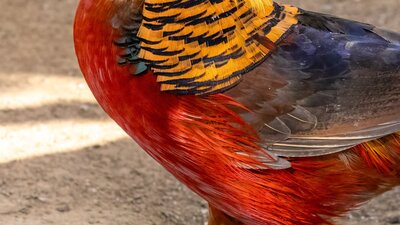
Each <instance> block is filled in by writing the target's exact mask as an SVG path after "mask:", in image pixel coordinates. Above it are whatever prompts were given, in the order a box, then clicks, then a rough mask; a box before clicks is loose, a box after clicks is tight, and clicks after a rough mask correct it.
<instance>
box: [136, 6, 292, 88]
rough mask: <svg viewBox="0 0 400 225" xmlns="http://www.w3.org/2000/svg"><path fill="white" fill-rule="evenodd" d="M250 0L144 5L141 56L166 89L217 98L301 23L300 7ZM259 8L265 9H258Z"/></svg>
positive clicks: (141, 28) (139, 53)
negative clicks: (298, 15)
mask: <svg viewBox="0 0 400 225" xmlns="http://www.w3.org/2000/svg"><path fill="white" fill-rule="evenodd" d="M254 4H255V3H253V2H250V1H249V0H239V1H222V0H171V1H169V0H167V1H165V2H160V1H149V0H148V1H145V3H144V7H143V12H142V15H143V20H142V22H141V26H140V28H139V29H138V31H137V36H138V37H139V39H140V40H141V42H140V50H138V49H135V50H138V58H140V59H142V60H143V61H144V62H146V64H147V66H148V67H149V68H150V69H151V70H152V71H153V72H154V73H155V74H156V75H157V81H158V82H160V83H161V89H162V90H163V91H171V92H173V93H176V94H197V95H202V94H212V93H216V92H222V91H223V90H226V89H229V88H230V87H233V86H234V85H235V84H237V83H238V82H239V81H240V80H241V75H242V74H244V73H246V72H247V71H249V70H250V69H252V68H253V67H255V66H256V65H257V64H258V63H259V62H261V61H262V60H263V59H264V58H265V57H266V56H267V55H268V54H269V53H270V51H271V49H270V48H268V47H265V43H264V45H262V44H261V43H260V42H259V41H258V40H259V38H257V37H260V36H261V37H266V38H267V39H265V38H263V41H265V40H267V41H268V42H270V43H271V45H272V46H273V44H274V43H276V42H278V41H279V40H280V39H281V38H282V36H283V35H284V34H285V33H286V31H287V30H288V29H289V28H290V27H291V26H292V25H293V24H296V23H297V20H296V19H295V18H294V15H296V14H297V12H298V9H297V8H295V7H291V6H280V5H278V4H273V3H272V2H269V1H265V3H264V4H265V5H264V7H263V8H261V10H260V9H259V10H256V9H255V8H253V5H254ZM258 8H260V7H258Z"/></svg>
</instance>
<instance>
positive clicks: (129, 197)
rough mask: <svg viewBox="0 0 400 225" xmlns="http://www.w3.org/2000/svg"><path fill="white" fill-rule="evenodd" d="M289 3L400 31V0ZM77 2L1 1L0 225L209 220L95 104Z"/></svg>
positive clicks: (163, 224)
mask: <svg viewBox="0 0 400 225" xmlns="http://www.w3.org/2000/svg"><path fill="white" fill-rule="evenodd" d="M287 2H289V1H287ZM317 2H318V3H317ZM330 2H331V3H330ZM292 3H295V4H297V5H300V6H302V7H304V8H308V9H313V10H318V11H324V12H328V13H334V14H337V15H341V16H344V17H348V18H352V19H358V20H363V21H367V22H370V23H374V24H377V25H379V26H383V27H385V28H390V29H393V30H397V31H400V17H399V15H398V11H399V9H400V1H399V0H385V1H375V0H362V1H361V0H337V1H328V0H320V1H315V0H303V1H292ZM76 4H77V0H40V1H25V0H2V1H0V9H1V13H0V40H1V41H0V224H2V225H3V224H4V225H50V224H57V225H64V224H65V225H66V224H69V225H71V224H73V225H81V224H82V225H84V224H103V225H197V224H200V225H201V224H204V223H205V221H206V215H207V210H206V204H205V202H204V201H202V200H201V199H199V198H198V197H197V196H195V195H194V194H192V193H191V192H190V191H189V190H188V189H187V188H185V187H183V186H182V185H180V184H179V183H177V181H176V180H175V179H174V178H173V177H172V176H170V175H169V174H167V173H166V172H165V171H164V170H163V169H162V168H161V167H160V166H159V165H157V164H156V163H155V162H154V161H153V160H152V159H150V158H149V157H148V156H147V155H146V154H145V153H144V152H143V151H141V150H140V148H139V147H138V146H137V145H136V144H135V143H134V142H133V141H131V140H130V139H129V138H127V136H126V135H125V134H124V133H123V132H122V131H121V130H120V129H119V128H118V127H117V126H116V125H115V124H114V123H113V122H112V121H110V120H109V119H108V117H107V116H106V115H105V114H104V113H103V112H102V110H101V109H99V107H98V106H97V104H96V103H95V101H94V100H93V98H92V96H91V94H90V92H89V91H88V89H87V87H86V84H85V83H84V81H83V80H82V77H81V75H80V72H79V69H78V66H77V63H76V60H75V56H74V51H73V44H72V31H71V29H72V21H73V14H74V10H75V7H76ZM399 207H400V189H397V190H394V191H392V192H389V193H386V194H384V195H383V196H381V197H379V198H377V199H374V200H373V201H371V202H370V203H369V204H368V205H366V206H365V207H363V208H361V209H360V210H358V211H355V212H353V213H351V214H350V216H348V217H347V218H345V220H344V221H343V222H340V223H341V224H347V225H361V224H363V225H373V224H374V225H375V224H378V225H380V224H400V210H399V209H398V208H399Z"/></svg>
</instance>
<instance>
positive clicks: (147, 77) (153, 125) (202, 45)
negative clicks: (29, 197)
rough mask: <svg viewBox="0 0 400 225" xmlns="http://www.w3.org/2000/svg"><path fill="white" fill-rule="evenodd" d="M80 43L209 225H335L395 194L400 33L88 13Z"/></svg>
mask: <svg viewBox="0 0 400 225" xmlns="http://www.w3.org/2000/svg"><path fill="white" fill-rule="evenodd" d="M366 7H367V6H366ZM74 43H75V52H76V55H77V58H78V62H79V65H80V68H81V71H82V73H83V75H84V78H85V80H86V82H87V84H88V86H89V88H90V89H91V91H92V92H93V94H94V96H95V98H96V100H97V101H98V103H99V104H100V106H101V107H102V108H103V109H104V111H105V112H106V113H107V114H108V115H109V116H110V117H111V118H112V119H113V120H114V121H115V122H116V123H117V124H118V125H119V126H120V127H121V128H122V129H123V130H124V131H125V132H126V133H127V134H128V135H129V136H130V137H131V138H133V139H134V140H135V141H136V142H137V143H138V144H139V145H140V146H141V148H142V149H143V150H145V151H146V152H147V153H148V154H149V155H150V156H151V157H152V158H154V159H155V160H156V161H157V162H158V163H160V164H161V165H162V166H163V167H164V168H165V169H166V170H167V171H168V172H170V173H171V174H172V175H173V176H174V177H175V178H177V180H179V181H180V182H182V183H183V184H185V185H186V186H187V187H189V188H190V189H191V190H192V191H194V192H195V193H197V194H198V195H199V196H200V197H202V198H203V199H205V200H206V201H207V202H208V205H209V219H208V220H209V221H208V224H209V225H316V224H335V222H337V218H340V217H342V216H343V215H345V214H346V213H347V212H349V211H350V210H352V209H354V208H357V207H358V206H360V205H361V204H362V203H365V202H366V201H368V200H369V199H371V198H373V197H374V196H377V195H379V194H381V193H383V192H385V191H388V190H390V189H392V188H394V187H396V186H398V185H400V34H399V33H396V32H393V31H388V30H384V29H380V28H378V27H375V26H373V25H370V24H367V23H362V22H357V21H353V20H348V19H343V18H339V17H336V16H332V15H327V14H321V13H317V12H311V11H307V10H304V9H301V8H298V7H296V6H292V5H285V4H280V3H277V2H274V1H271V0H80V2H79V4H78V7H77V11H76V15H75V22H74Z"/></svg>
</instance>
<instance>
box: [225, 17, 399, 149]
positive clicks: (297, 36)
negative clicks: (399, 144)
mask: <svg viewBox="0 0 400 225" xmlns="http://www.w3.org/2000/svg"><path fill="white" fill-rule="evenodd" d="M298 20H299V24H298V25H296V26H295V27H294V29H293V31H292V33H291V34H290V35H288V36H287V37H286V38H285V40H284V41H282V42H281V43H280V44H279V45H278V46H277V48H276V51H275V52H274V53H273V54H272V55H271V56H270V57H269V58H268V59H267V60H266V61H265V62H264V63H263V64H261V65H260V66H258V67H257V68H255V69H254V70H253V71H251V72H249V73H247V74H246V75H244V79H243V81H242V82H241V83H240V84H239V85H238V86H237V87H235V88H233V89H231V90H229V91H228V92H227V94H228V95H230V96H232V97H234V98H235V99H236V100H238V101H239V102H241V103H242V104H244V105H245V106H246V107H248V108H249V109H251V112H241V113H242V116H243V117H244V118H245V119H246V120H247V121H248V122H249V123H250V124H252V125H253V127H254V128H255V129H256V130H257V131H258V133H259V135H260V137H261V139H262V143H261V144H262V145H263V146H264V147H265V148H266V149H268V150H269V151H272V152H275V153H276V154H278V155H280V156H289V157H307V156H319V155H325V154H330V153H334V152H338V151H341V150H345V149H348V148H350V147H352V146H355V145H357V144H360V143H362V142H365V141H368V140H372V139H376V138H379V137H382V136H384V135H387V134H390V133H393V132H396V131H399V130H400V36H399V35H398V34H396V33H391V32H387V31H382V30H377V29H375V28H374V27H373V26H371V25H367V24H362V23H358V22H354V21H349V20H344V19H339V18H335V17H332V16H327V15H322V14H316V13H311V12H306V11H303V12H302V13H301V14H300V15H299V16H298Z"/></svg>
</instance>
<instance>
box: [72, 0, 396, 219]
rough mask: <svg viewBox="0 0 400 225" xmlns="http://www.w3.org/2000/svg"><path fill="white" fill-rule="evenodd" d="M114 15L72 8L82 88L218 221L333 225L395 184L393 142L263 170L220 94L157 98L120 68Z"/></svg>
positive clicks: (94, 5)
mask: <svg viewBox="0 0 400 225" xmlns="http://www.w3.org/2000/svg"><path fill="white" fill-rule="evenodd" d="M117 10H119V8H118V4H114V3H113V1H109V0H97V1H94V0H82V1H81V3H80V5H79V7H78V11H77V15H76V21H75V28H74V32H75V47H76V54H77V56H78V59H79V63H80V66H81V69H82V71H83V74H84V75H85V79H86V81H87V83H88V85H89V87H90V88H91V90H92V92H93V93H94V95H95V97H96V99H97V100H98V102H99V103H100V105H101V106H102V107H103V109H104V110H105V111H106V112H107V113H108V114H109V115H110V116H111V117H112V118H113V119H114V120H115V121H116V122H117V123H118V124H119V125H120V126H121V127H122V128H123V129H124V130H125V131H126V132H127V133H128V134H129V135H130V136H131V137H132V138H134V139H135V141H136V142H137V143H138V144H139V145H140V146H141V147H142V148H143V149H144V150H146V151H147V152H148V153H149V154H150V155H151V156H152V157H153V158H154V159H156V160H157V161H158V162H159V163H161V164H162V165H163V166H164V167H165V168H166V169H167V170H168V171H169V172H171V173H172V174H173V175H174V176H175V177H176V178H177V179H179V180H180V181H181V182H183V183H185V184H186V185H187V186H188V187H190V188H191V189H192V190H193V191H195V192H196V193H198V194H199V195H200V196H202V197H203V198H205V199H206V200H207V201H208V202H209V203H210V206H212V207H214V208H215V209H217V212H219V211H222V212H224V213H226V214H227V215H229V216H230V217H233V218H235V219H237V220H238V221H241V222H243V223H244V224H247V225H265V224H285V225H291V224H292V225H295V224H296V225H298V224H310V225H311V224H329V223H331V222H332V221H331V219H330V218H331V217H334V216H335V217H336V216H340V215H342V214H343V213H345V212H347V211H348V210H349V209H351V208H353V207H357V206H358V205H359V204H360V203H363V202H364V201H366V200H368V199H369V198H370V197H372V196H374V195H377V194H379V193H382V192H384V191H386V190H389V189H390V188H392V187H394V186H395V185H398V184H400V135H399V134H392V135H389V136H386V137H384V138H382V139H380V140H377V141H370V142H369V143H366V144H362V145H358V146H356V147H354V148H352V149H350V150H348V151H346V152H341V153H336V154H331V155H326V156H321V157H310V158H288V160H289V161H290V162H291V164H292V168H290V169H286V170H269V169H260V168H263V167H265V165H263V164H262V163H260V162H259V161H258V160H257V157H254V156H255V155H257V152H258V151H259V150H260V147H259V145H258V144H256V143H257V140H258V137H257V134H256V132H255V131H254V130H253V128H252V127H251V126H249V125H248V124H247V123H246V122H245V121H244V120H243V119H242V117H240V116H239V114H237V113H236V112H235V111H234V110H233V109H234V108H236V109H237V108H241V109H242V110H247V109H246V107H245V106H243V105H242V104H240V103H239V102H237V101H236V100H235V99H232V98H230V97H228V96H226V95H223V94H216V95H211V96H208V97H197V96H181V95H174V94H170V93H166V92H161V91H160V84H159V83H157V82H156V77H155V76H154V75H153V74H152V73H151V72H148V73H146V74H143V75H140V76H135V77H133V76H132V75H131V71H132V68H130V67H122V66H119V65H118V64H117V63H116V59H117V56H118V55H119V54H121V50H120V48H118V47H117V46H115V45H113V44H112V43H113V42H114V41H115V40H116V39H117V38H119V36H120V31H119V30H117V29H114V28H113V27H112V26H111V25H110V23H109V21H112V19H113V16H115V14H116V11H117ZM238 151H240V152H241V153H242V154H236V153H237V152H238ZM243 153H244V154H243ZM271 157H272V156H271ZM243 165H246V167H244V166H243ZM214 213H215V212H214ZM225 222H227V221H225ZM231 223H232V224H236V223H237V224H239V223H238V222H237V221H236V222H234V221H232V222H231ZM228 224H229V223H228Z"/></svg>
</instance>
